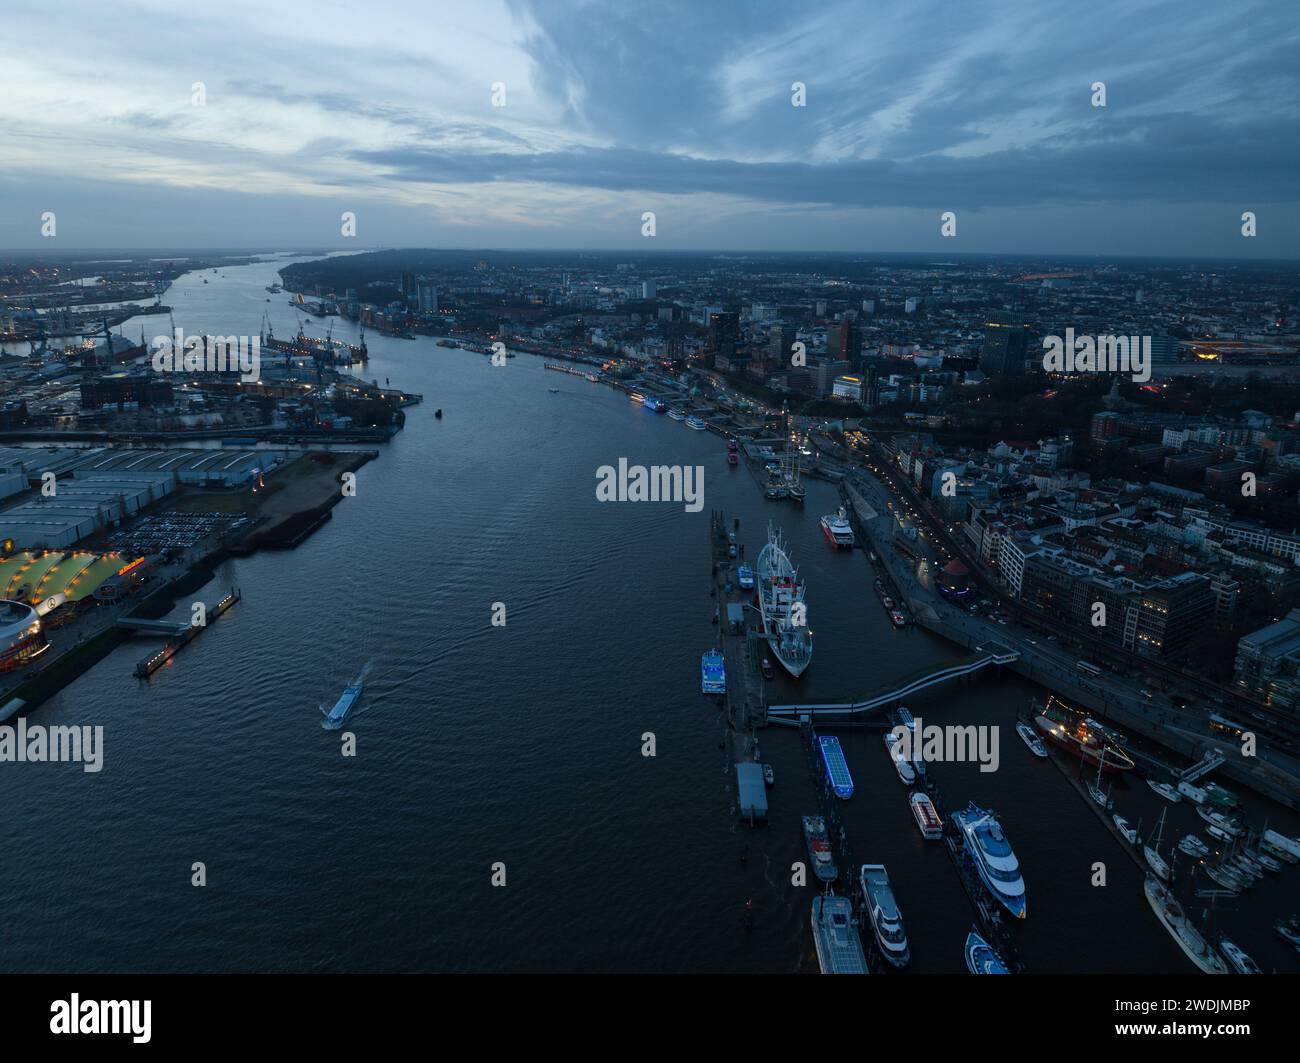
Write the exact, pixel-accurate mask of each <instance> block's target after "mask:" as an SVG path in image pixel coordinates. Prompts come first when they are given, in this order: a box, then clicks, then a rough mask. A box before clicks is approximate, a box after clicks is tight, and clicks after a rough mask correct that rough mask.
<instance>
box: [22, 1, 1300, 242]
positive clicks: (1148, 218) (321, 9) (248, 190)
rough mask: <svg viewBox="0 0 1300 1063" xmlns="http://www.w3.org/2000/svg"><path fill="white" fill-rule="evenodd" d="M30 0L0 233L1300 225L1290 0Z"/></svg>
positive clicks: (1288, 236) (787, 234)
mask: <svg viewBox="0 0 1300 1063" xmlns="http://www.w3.org/2000/svg"><path fill="white" fill-rule="evenodd" d="M48 10H51V9H50V8H48V7H46V6H42V5H36V4H27V5H22V8H21V9H20V10H17V11H15V10H14V9H13V8H11V9H10V10H9V11H8V12H6V15H5V19H4V23H5V25H4V28H5V31H6V37H7V40H6V42H5V43H6V47H5V49H4V51H5V56H4V60H3V61H2V62H0V101H3V103H2V104H0V248H38V247H39V248H42V249H53V247H54V246H55V241H57V246H59V247H61V248H68V249H71V248H94V247H102V248H107V247H188V246H206V247H235V246H268V245H275V246H281V247H288V246H310V247H351V248H357V249H361V248H365V247H376V246H389V247H392V246H430V247H518V248H524V247H532V248H546V247H552V248H578V247H587V248H627V249H642V250H648V249H652V248H653V249H663V250H672V249H684V248H701V249H713V248H720V249H728V248H729V249H744V250H760V249H776V250H836V251H873V250H878V251H932V250H933V251H948V252H959V251H966V252H1032V253H1039V252H1042V253H1060V254H1074V253H1082V254H1144V255H1174V256H1182V255H1223V256H1232V257H1286V258H1294V257H1300V4H1297V3H1296V0H1243V2H1240V3H1234V4H1224V3H1221V2H1219V0H1174V2H1164V0H1160V2H1151V0H1120V2H1110V0H1090V2H1088V3H1079V2H1077V0H1013V2H1007V3H1000V2H994V0H939V2H930V0H906V2H902V0H870V2H868V0H857V2H852V3H836V2H834V0H826V2H819V3H817V4H803V3H794V2H791V0H746V2H745V3H743V4H742V3H737V2H735V0H723V2H714V0H680V2H679V0H599V2H595V3H583V2H580V0H569V2H558V0H552V2H545V0H542V2H533V0H474V2H472V3H460V2H455V3H442V2H437V0H435V2H432V3H430V2H427V0H426V2H410V3H398V2H376V0H370V2H366V3H357V2H355V0H350V2H348V3H341V4H335V3H321V2H307V3H296V2H293V0H278V2H277V3H276V4H275V5H267V4H265V3H263V2H262V0H257V2H247V0H222V2H221V3H219V4H201V5H200V4H177V3H175V2H174V0H165V2H154V0H135V2H133V0H118V2H114V3H111V4H108V3H104V2H103V0H85V2H79V0H65V2H62V3H60V4H59V5H58V18H57V19H51V18H48V17H45V13H46V12H47V11H48ZM796 81H798V82H802V83H803V84H804V85H805V86H806V106H804V107H794V106H792V105H791V96H792V89H791V86H792V84H793V83H794V82H796ZM1097 81H1101V82H1104V83H1105V86H1106V89H1105V91H1106V104H1107V105H1106V106H1105V107H1104V108H1103V107H1094V106H1093V105H1092V97H1093V90H1092V85H1093V83H1094V82H1097ZM195 82H202V84H203V89H204V91H205V95H206V102H205V103H204V105H203V106H196V105H195V103H194V102H193V101H194V96H195V92H194V83H195ZM497 84H500V85H502V86H504V104H505V105H504V106H494V101H493V87H494V85H497ZM497 98H498V100H500V98H501V93H500V92H498V94H497ZM647 210H648V211H653V212H654V213H655V215H656V230H657V231H656V235H655V237H654V238H653V240H650V239H646V238H644V237H642V235H641V216H642V213H643V212H644V211H647ZM1246 210H1251V211H1254V212H1255V214H1256V216H1257V219H1258V222H1257V224H1258V232H1259V235H1258V236H1257V237H1255V238H1254V239H1246V238H1243V237H1242V236H1241V231H1240V230H1241V214H1242V212H1243V211H1246ZM43 211H54V212H55V214H56V219H57V236H56V237H55V238H54V240H49V239H42V238H41V235H40V216H41V213H42V212H43ZM343 211H353V212H355V214H356V217H357V236H356V238H355V239H351V240H349V239H344V238H343V237H342V236H341V235H340V220H339V218H340V214H341V213H342V212H343ZM944 211H954V212H956V214H957V235H956V237H955V238H952V239H943V238H942V237H941V236H940V217H939V216H940V214H941V213H942V212H944Z"/></svg>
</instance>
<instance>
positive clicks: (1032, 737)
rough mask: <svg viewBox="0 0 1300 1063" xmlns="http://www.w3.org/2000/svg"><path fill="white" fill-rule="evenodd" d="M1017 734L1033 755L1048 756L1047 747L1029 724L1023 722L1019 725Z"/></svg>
mask: <svg viewBox="0 0 1300 1063" xmlns="http://www.w3.org/2000/svg"><path fill="white" fill-rule="evenodd" d="M1016 734H1018V735H1019V736H1020V737H1021V738H1022V739H1023V740H1024V743H1025V745H1027V746H1028V747H1029V751H1030V752H1031V753H1033V755H1034V756H1036V757H1046V756H1047V747H1046V746H1045V745H1043V742H1042V739H1040V738H1039V737H1038V735H1036V734H1034V729H1033V728H1032V727H1030V726H1029V724H1027V723H1025V722H1024V721H1023V720H1022V721H1020V722H1019V723H1017V724H1016Z"/></svg>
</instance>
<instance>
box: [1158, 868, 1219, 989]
mask: <svg viewBox="0 0 1300 1063" xmlns="http://www.w3.org/2000/svg"><path fill="white" fill-rule="evenodd" d="M1142 889H1143V892H1144V893H1146V895H1147V903H1148V904H1150V905H1151V910H1152V911H1153V912H1155V913H1156V918H1157V919H1159V920H1160V925H1161V926H1163V927H1164V928H1165V929H1166V930H1168V931H1169V934H1170V936H1171V937H1172V938H1173V939H1174V940H1175V941H1176V942H1178V947H1179V948H1180V949H1182V950H1183V953H1184V954H1185V955H1186V956H1187V958H1188V959H1189V960H1191V961H1192V962H1193V963H1194V964H1196V966H1197V967H1198V968H1200V969H1201V970H1202V971H1204V972H1205V973H1206V974H1227V973H1228V966H1227V964H1225V963H1224V962H1223V959H1222V957H1220V956H1219V954H1218V953H1217V952H1215V951H1214V949H1212V948H1211V947H1210V944H1209V942H1207V941H1206V940H1205V938H1203V937H1201V932H1200V931H1199V930H1197V929H1196V927H1194V926H1193V925H1192V921H1191V920H1190V919H1189V918H1188V917H1187V913H1186V912H1184V911H1183V906H1182V905H1181V904H1179V903H1178V899H1177V898H1176V897H1175V896H1174V895H1173V893H1172V892H1171V891H1170V890H1169V889H1168V888H1167V887H1165V886H1164V885H1163V884H1162V883H1161V882H1160V881H1159V879H1157V878H1156V877H1155V876H1154V875H1147V877H1146V881H1145V883H1144V885H1143V887H1142Z"/></svg>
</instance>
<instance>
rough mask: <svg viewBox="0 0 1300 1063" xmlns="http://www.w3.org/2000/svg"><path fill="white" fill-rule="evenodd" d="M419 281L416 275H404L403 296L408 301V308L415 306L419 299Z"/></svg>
mask: <svg viewBox="0 0 1300 1063" xmlns="http://www.w3.org/2000/svg"><path fill="white" fill-rule="evenodd" d="M418 285H419V281H417V280H416V278H415V274H414V273H403V274H402V296H403V298H405V299H406V304H407V306H414V305H415V303H416V298H417V297H418V294H419V293H418V290H417V289H418Z"/></svg>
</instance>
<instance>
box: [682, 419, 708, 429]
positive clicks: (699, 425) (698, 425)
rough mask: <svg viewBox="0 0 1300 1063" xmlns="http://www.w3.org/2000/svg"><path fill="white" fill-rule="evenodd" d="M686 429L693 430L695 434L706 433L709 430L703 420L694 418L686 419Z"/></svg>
mask: <svg viewBox="0 0 1300 1063" xmlns="http://www.w3.org/2000/svg"><path fill="white" fill-rule="evenodd" d="M686 427H687V428H694V429H695V431H697V432H707V431H708V430H709V426H708V425H707V424H706V423H705V421H704V419H703V418H701V417H694V416H692V417H688V418H686Z"/></svg>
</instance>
